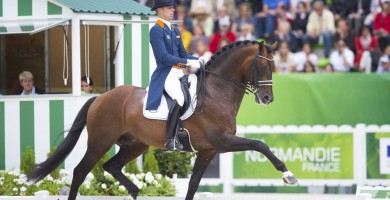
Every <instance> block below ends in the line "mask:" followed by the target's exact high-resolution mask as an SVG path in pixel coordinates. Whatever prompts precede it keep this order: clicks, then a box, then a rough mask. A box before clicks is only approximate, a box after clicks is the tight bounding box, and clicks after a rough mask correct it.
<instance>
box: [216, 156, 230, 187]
mask: <svg viewBox="0 0 390 200" xmlns="http://www.w3.org/2000/svg"><path fill="white" fill-rule="evenodd" d="M220 158H221V160H220V165H219V166H220V173H221V174H220V177H221V179H222V181H223V193H224V194H231V193H233V153H232V152H229V153H223V154H220Z"/></svg>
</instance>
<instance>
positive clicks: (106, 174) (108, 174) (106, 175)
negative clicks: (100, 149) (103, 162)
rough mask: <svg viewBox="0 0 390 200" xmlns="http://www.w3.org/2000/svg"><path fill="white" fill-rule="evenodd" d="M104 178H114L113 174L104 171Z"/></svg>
mask: <svg viewBox="0 0 390 200" xmlns="http://www.w3.org/2000/svg"><path fill="white" fill-rule="evenodd" d="M104 176H105V177H107V178H112V176H111V174H110V173H108V172H106V171H104Z"/></svg>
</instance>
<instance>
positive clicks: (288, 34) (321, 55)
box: [139, 0, 390, 73]
mask: <svg viewBox="0 0 390 200" xmlns="http://www.w3.org/2000/svg"><path fill="white" fill-rule="evenodd" d="M139 2H140V3H143V4H145V5H148V4H150V3H151V2H152V1H149V0H139ZM176 5H177V7H176V15H175V19H176V20H180V21H181V22H180V23H178V24H177V26H178V27H179V29H180V31H181V32H182V35H183V36H182V38H183V43H184V46H185V49H186V50H187V51H188V52H189V53H191V54H193V55H195V56H203V57H205V58H207V59H208V58H210V57H211V56H212V55H213V53H215V52H216V51H218V50H219V49H220V48H221V47H223V46H224V45H226V44H229V43H231V42H235V41H238V40H258V41H260V40H264V41H266V42H267V43H273V42H275V41H278V42H279V48H278V50H277V51H276V52H275V56H274V57H275V62H276V63H275V64H276V72H278V73H291V72H306V73H309V72H358V71H361V72H367V73H370V72H377V73H383V72H389V71H390V0H176ZM148 6H151V5H148Z"/></svg>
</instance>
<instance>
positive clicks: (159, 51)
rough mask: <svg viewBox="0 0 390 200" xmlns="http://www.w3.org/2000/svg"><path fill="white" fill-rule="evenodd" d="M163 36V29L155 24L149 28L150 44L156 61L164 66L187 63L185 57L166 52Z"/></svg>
mask: <svg viewBox="0 0 390 200" xmlns="http://www.w3.org/2000/svg"><path fill="white" fill-rule="evenodd" d="M164 37H165V34H164V31H163V29H161V28H158V27H156V26H155V27H153V28H152V29H151V30H150V44H151V45H152V48H153V53H154V57H155V58H156V61H157V63H159V64H161V65H163V66H166V67H171V66H173V65H178V64H179V63H184V64H185V63H187V58H180V57H177V56H173V55H171V54H169V53H168V51H167V49H166V47H165V42H164ZM172 39H173V38H172Z"/></svg>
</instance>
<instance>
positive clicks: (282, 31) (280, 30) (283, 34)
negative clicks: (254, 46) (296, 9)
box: [268, 4, 298, 52]
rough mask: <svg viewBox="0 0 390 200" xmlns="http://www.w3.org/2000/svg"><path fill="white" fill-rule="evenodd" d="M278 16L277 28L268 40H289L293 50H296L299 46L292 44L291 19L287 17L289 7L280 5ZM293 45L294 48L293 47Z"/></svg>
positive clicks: (272, 41)
mask: <svg viewBox="0 0 390 200" xmlns="http://www.w3.org/2000/svg"><path fill="white" fill-rule="evenodd" d="M277 12H278V16H277V17H276V30H275V34H274V37H271V38H270V39H269V40H268V42H269V43H274V42H275V41H287V43H288V46H289V47H290V50H291V51H292V52H296V51H297V50H298V47H296V46H291V45H292V36H291V35H292V33H291V32H290V31H291V25H290V24H291V19H290V18H288V17H287V8H286V6H285V5H284V4H281V5H279V6H278V9H277ZM291 47H293V48H291Z"/></svg>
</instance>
